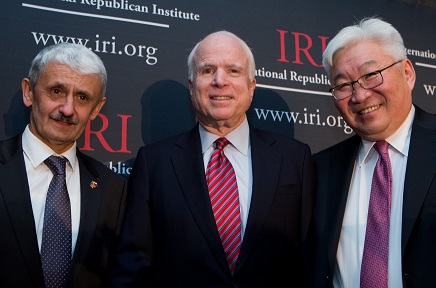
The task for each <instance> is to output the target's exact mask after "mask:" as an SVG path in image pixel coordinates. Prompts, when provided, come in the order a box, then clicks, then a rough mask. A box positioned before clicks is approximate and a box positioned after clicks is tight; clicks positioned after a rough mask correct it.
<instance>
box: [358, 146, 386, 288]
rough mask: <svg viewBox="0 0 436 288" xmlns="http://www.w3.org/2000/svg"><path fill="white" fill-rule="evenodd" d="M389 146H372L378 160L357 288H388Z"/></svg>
mask: <svg viewBox="0 0 436 288" xmlns="http://www.w3.org/2000/svg"><path fill="white" fill-rule="evenodd" d="M388 146H389V144H388V143H387V142H386V141H379V142H377V143H376V144H375V145H374V148H375V150H377V152H378V153H379V155H380V156H379V159H378V161H377V164H376V166H375V169H374V174H373V177H372V186H371V196H370V200H369V208H368V221H367V224H366V234H365V246H364V248H363V257H362V267H361V272H360V287H362V288H363V287H365V288H370V287H371V288H374V287H377V288H382V287H388V256H389V226H390V225H389V223H390V211H391V200H392V167H391V162H390V160H389V154H388Z"/></svg>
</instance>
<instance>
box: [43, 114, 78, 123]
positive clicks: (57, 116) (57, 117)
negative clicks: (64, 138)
mask: <svg viewBox="0 0 436 288" xmlns="http://www.w3.org/2000/svg"><path fill="white" fill-rule="evenodd" d="M50 117H51V119H53V120H55V121H58V122H59V123H61V124H64V125H77V124H78V122H79V121H78V120H77V119H73V118H71V117H65V116H63V115H60V114H55V115H50Z"/></svg>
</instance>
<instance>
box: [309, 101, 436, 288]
mask: <svg viewBox="0 0 436 288" xmlns="http://www.w3.org/2000/svg"><path fill="white" fill-rule="evenodd" d="M415 108H416V114H415V118H414V120H413V126H412V134H411V138H410V146H409V156H408V160H407V168H406V177H405V183H404V195H403V219H402V235H401V246H402V263H401V264H402V274H403V283H404V284H403V285H404V287H407V288H410V287H416V288H423V287H435V285H436V178H435V175H436V116H435V115H433V114H429V113H427V112H425V111H423V110H421V109H420V108H418V107H416V106H415ZM360 143H361V139H360V137H358V136H357V135H355V136H353V137H351V138H349V139H347V140H345V141H343V142H341V143H339V144H337V145H335V146H332V147H330V148H328V149H326V150H324V151H321V152H319V153H317V154H315V155H314V160H315V165H316V173H317V185H318V187H317V193H316V195H317V196H316V201H315V202H316V204H315V210H314V220H315V222H316V228H315V231H316V239H317V251H316V259H317V261H316V273H315V277H314V279H315V287H333V286H332V280H333V275H334V273H335V268H336V252H337V248H338V243H339V237H340V233H341V226H342V219H343V217H344V212H345V205H346V201H347V195H348V189H349V186H350V182H351V176H352V173H353V168H354V163H355V159H356V156H357V153H358V149H359V146H360Z"/></svg>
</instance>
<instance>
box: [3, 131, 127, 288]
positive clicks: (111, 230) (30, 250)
mask: <svg viewBox="0 0 436 288" xmlns="http://www.w3.org/2000/svg"><path fill="white" fill-rule="evenodd" d="M77 158H78V159H79V165H80V186H81V209H80V213H81V215H80V228H79V234H78V238H77V242H76V247H75V251H74V255H73V259H72V265H71V275H70V277H69V281H68V287H80V288H83V287H102V286H107V280H108V272H109V270H108V269H109V268H108V267H109V264H110V263H109V262H110V261H112V260H113V258H112V257H113V254H114V248H115V242H116V238H117V235H119V232H120V230H121V224H122V218H123V216H124V209H125V202H126V191H127V184H126V180H125V179H124V178H122V177H121V176H119V175H116V174H115V173H113V172H112V171H111V170H110V169H108V168H107V167H106V166H104V165H103V164H101V163H100V162H98V161H97V160H94V159H92V158H90V157H88V156H86V155H84V154H83V153H81V152H79V150H77ZM91 181H95V182H97V184H98V187H96V188H94V189H93V188H91V187H90V183H91ZM0 196H1V197H0V231H1V232H0V233H1V236H0V267H1V269H0V287H20V288H21V287H41V288H42V287H45V285H44V276H43V272H42V267H41V258H40V254H39V249H38V242H37V238H36V230H35V221H34V217H33V210H32V205H31V201H30V191H29V187H28V181H27V175H26V167H25V164H24V156H23V149H22V145H21V135H19V136H16V137H14V138H10V139H8V140H4V141H1V142H0Z"/></svg>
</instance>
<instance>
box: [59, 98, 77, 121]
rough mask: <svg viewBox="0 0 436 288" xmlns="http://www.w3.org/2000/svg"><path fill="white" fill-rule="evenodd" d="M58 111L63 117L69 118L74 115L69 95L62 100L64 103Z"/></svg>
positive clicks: (72, 99)
mask: <svg viewBox="0 0 436 288" xmlns="http://www.w3.org/2000/svg"><path fill="white" fill-rule="evenodd" d="M59 111H60V112H61V113H62V114H63V115H65V116H71V115H73V113H74V97H73V95H71V94H69V95H67V96H66V97H65V98H64V102H63V103H62V104H61V106H60V107H59Z"/></svg>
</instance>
